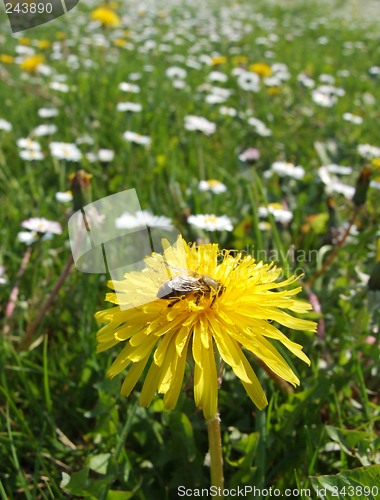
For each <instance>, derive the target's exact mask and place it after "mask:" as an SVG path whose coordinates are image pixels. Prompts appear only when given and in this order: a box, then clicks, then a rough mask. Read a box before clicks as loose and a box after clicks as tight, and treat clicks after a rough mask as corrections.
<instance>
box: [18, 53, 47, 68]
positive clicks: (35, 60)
mask: <svg viewBox="0 0 380 500" xmlns="http://www.w3.org/2000/svg"><path fill="white" fill-rule="evenodd" d="M44 60H45V57H44V55H43V54H36V55H34V56H29V57H27V58H26V59H24V60H23V61H22V63H20V68H21V69H24V70H25V71H34V70H35V69H36V68H37V66H38V65H39V64H42V63H43V62H44Z"/></svg>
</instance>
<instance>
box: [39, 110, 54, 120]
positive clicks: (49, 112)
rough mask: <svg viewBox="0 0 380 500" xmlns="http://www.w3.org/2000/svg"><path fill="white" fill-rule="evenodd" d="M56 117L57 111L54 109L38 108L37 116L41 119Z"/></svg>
mask: <svg viewBox="0 0 380 500" xmlns="http://www.w3.org/2000/svg"><path fill="white" fill-rule="evenodd" d="M57 115H58V109H56V108H40V109H39V110H38V116H40V117H41V118H52V117H53V116H57Z"/></svg>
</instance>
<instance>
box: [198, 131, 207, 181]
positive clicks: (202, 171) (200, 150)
mask: <svg viewBox="0 0 380 500" xmlns="http://www.w3.org/2000/svg"><path fill="white" fill-rule="evenodd" d="M197 141H198V144H197V146H198V167H199V178H200V180H201V181H204V180H205V179H206V172H205V164H204V160H203V148H202V136H201V132H197Z"/></svg>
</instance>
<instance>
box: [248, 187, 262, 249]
mask: <svg viewBox="0 0 380 500" xmlns="http://www.w3.org/2000/svg"><path fill="white" fill-rule="evenodd" d="M247 191H248V196H249V200H250V202H251V207H252V213H253V220H254V224H255V236H256V249H257V255H260V254H259V252H260V250H262V249H263V239H262V236H261V231H260V228H259V224H260V220H259V214H258V210H257V207H258V206H259V196H258V193H257V189H256V185H255V184H253V185H252V187H251V186H250V185H249V184H248V183H247Z"/></svg>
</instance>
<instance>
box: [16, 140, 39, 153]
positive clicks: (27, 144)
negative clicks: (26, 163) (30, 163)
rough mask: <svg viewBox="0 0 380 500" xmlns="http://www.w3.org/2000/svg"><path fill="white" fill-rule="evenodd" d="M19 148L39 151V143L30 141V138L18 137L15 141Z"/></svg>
mask: <svg viewBox="0 0 380 500" xmlns="http://www.w3.org/2000/svg"><path fill="white" fill-rule="evenodd" d="M16 144H17V146H18V147H19V148H23V149H30V150H32V151H40V150H41V145H40V143H39V142H37V141H32V139H28V138H27V139H18V140H17V142H16Z"/></svg>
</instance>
